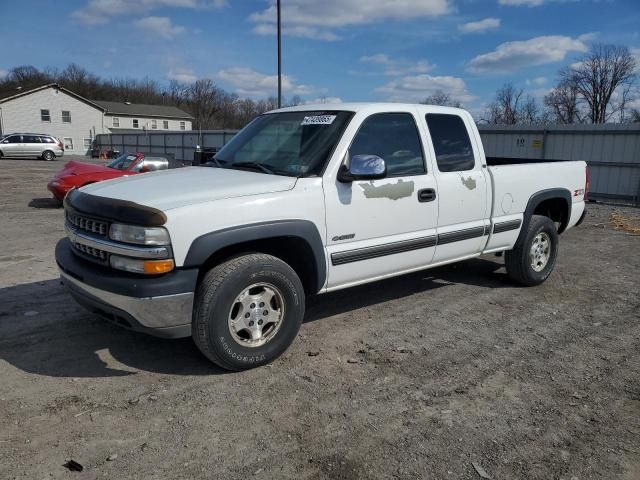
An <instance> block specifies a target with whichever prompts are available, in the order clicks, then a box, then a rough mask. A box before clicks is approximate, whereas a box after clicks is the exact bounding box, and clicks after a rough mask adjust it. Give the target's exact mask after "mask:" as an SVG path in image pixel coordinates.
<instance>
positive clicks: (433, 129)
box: [427, 113, 475, 172]
mask: <svg viewBox="0 0 640 480" xmlns="http://www.w3.org/2000/svg"><path fill="white" fill-rule="evenodd" d="M427 126H428V127H429V133H430V134H431V141H432V142H433V149H434V150H435V152H436V162H438V170H440V171H441V172H462V171H465V170H472V169H473V167H474V165H475V159H474V158H473V148H471V141H470V140H469V134H468V133H467V127H466V126H465V124H464V121H463V120H462V118H460V117H459V116H457V115H448V114H443V113H428V114H427Z"/></svg>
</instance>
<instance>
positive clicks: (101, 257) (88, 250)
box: [71, 242, 109, 264]
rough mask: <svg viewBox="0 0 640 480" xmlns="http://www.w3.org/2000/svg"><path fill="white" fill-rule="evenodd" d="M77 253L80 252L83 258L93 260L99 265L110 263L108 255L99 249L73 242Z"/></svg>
mask: <svg viewBox="0 0 640 480" xmlns="http://www.w3.org/2000/svg"><path fill="white" fill-rule="evenodd" d="M71 244H72V245H73V247H74V248H75V249H76V251H78V252H80V253H81V254H82V256H84V257H87V258H88V259H89V260H93V261H95V262H98V263H103V264H106V263H107V262H108V259H109V257H108V253H107V252H105V251H104V250H100V249H98V248H94V247H90V246H88V245H83V244H82V243H75V242H71Z"/></svg>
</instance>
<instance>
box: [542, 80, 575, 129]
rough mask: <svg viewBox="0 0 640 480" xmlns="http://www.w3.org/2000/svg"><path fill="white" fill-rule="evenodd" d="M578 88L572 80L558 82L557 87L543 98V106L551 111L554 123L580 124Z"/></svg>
mask: <svg viewBox="0 0 640 480" xmlns="http://www.w3.org/2000/svg"><path fill="white" fill-rule="evenodd" d="M579 100H580V99H579V96H578V86H577V85H576V83H575V82H574V81H572V79H563V80H560V82H559V83H558V86H557V87H556V88H554V89H553V90H552V91H551V92H550V93H549V94H547V95H545V97H544V104H545V105H546V106H547V108H549V110H550V111H551V115H552V116H553V120H554V121H555V122H556V123H563V124H572V123H582V122H583V116H582V114H581V112H580V104H579Z"/></svg>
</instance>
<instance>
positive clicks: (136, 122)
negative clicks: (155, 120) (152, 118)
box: [133, 118, 140, 128]
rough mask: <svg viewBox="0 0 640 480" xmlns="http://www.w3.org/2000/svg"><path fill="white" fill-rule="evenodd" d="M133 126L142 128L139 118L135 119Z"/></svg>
mask: <svg viewBox="0 0 640 480" xmlns="http://www.w3.org/2000/svg"><path fill="white" fill-rule="evenodd" d="M133 128H140V122H139V121H138V119H137V118H134V119H133Z"/></svg>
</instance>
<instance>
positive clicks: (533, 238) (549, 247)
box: [504, 215, 558, 286]
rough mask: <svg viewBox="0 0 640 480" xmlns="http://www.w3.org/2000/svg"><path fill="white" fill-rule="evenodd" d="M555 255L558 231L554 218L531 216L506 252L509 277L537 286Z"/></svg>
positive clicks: (549, 271) (544, 276) (549, 269)
mask: <svg viewBox="0 0 640 480" xmlns="http://www.w3.org/2000/svg"><path fill="white" fill-rule="evenodd" d="M557 258H558V231H557V229H556V226H555V224H554V223H553V221H552V220H551V219H550V218H548V217H544V216H542V215H533V216H532V217H531V221H530V222H529V227H528V229H527V231H526V232H524V235H523V236H522V238H521V239H520V241H518V243H516V246H515V247H514V248H513V250H509V251H508V252H506V253H505V259H504V260H505V266H506V268H507V274H508V275H509V277H510V278H511V279H512V280H514V281H515V282H517V283H521V284H522V285H528V286H533V285H539V284H541V283H542V282H544V281H545V280H546V279H547V277H548V276H549V275H550V274H551V272H552V271H553V268H554V267H555V265H556V260H557Z"/></svg>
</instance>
